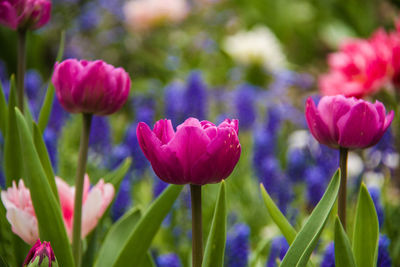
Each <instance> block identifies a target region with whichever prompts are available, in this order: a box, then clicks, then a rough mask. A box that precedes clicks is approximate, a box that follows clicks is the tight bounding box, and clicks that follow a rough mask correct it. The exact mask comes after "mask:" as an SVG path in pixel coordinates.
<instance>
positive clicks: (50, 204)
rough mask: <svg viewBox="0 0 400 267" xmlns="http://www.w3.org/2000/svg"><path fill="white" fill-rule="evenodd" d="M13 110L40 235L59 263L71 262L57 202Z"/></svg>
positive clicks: (23, 123)
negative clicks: (51, 248)
mask: <svg viewBox="0 0 400 267" xmlns="http://www.w3.org/2000/svg"><path fill="white" fill-rule="evenodd" d="M15 110H16V112H15V113H16V119H17V124H18V132H19V138H20V141H21V144H22V145H23V147H24V153H22V159H23V163H24V166H25V170H26V171H25V172H26V177H24V180H25V182H26V184H27V186H28V187H29V189H30V193H31V198H32V204H33V207H34V209H35V213H36V217H37V220H38V224H39V233H40V239H41V240H46V241H50V242H51V245H52V247H53V249H54V253H55V254H56V255H57V259H58V262H59V264H60V266H74V260H73V257H72V250H71V246H70V245H69V240H68V237H67V232H66V231H65V226H64V221H63V218H62V215H61V209H60V206H59V205H58V202H57V200H56V198H55V196H54V194H53V192H52V190H51V187H50V185H49V183H48V180H47V177H46V173H45V171H44V170H43V167H42V164H41V163H40V160H39V155H38V153H37V151H36V148H35V145H34V143H33V139H32V136H31V135H30V132H29V129H28V125H27V123H26V121H25V118H24V116H23V115H22V114H21V112H20V111H19V110H18V109H17V108H15ZM49 224H50V225H49Z"/></svg>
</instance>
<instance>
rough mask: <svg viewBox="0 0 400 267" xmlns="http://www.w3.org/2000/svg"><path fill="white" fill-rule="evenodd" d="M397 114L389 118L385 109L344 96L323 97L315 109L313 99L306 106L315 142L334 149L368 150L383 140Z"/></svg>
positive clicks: (381, 105)
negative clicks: (367, 148)
mask: <svg viewBox="0 0 400 267" xmlns="http://www.w3.org/2000/svg"><path fill="white" fill-rule="evenodd" d="M393 116H394V113H393V111H390V112H389V113H388V114H386V110H385V106H384V105H383V104H382V103H381V102H379V101H376V102H375V104H372V103H369V102H367V101H364V100H362V99H356V98H354V97H351V98H347V97H344V96H342V95H337V96H324V97H322V98H321V100H320V101H319V103H318V107H316V106H315V103H314V101H313V100H312V99H311V98H308V99H307V103H306V119H307V124H308V127H309V128H310V131H311V133H312V135H313V136H314V137H315V139H317V140H318V142H320V143H321V144H324V145H327V146H329V147H332V148H339V147H344V148H349V149H356V148H366V147H370V146H373V145H375V144H376V143H378V141H379V140H380V139H381V137H382V135H383V134H384V133H385V131H386V130H387V128H388V127H389V126H390V123H391V122H392V120H393Z"/></svg>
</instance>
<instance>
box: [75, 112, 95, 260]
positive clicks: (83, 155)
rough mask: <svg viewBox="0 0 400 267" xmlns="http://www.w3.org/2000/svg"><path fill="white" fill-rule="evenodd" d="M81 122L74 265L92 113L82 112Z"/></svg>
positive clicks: (77, 254) (78, 251) (77, 256)
mask: <svg viewBox="0 0 400 267" xmlns="http://www.w3.org/2000/svg"><path fill="white" fill-rule="evenodd" d="M82 122H83V127H82V134H81V142H80V146H79V158H78V167H77V169H76V178H75V202H74V223H73V229H72V252H73V254H74V260H75V266H76V267H79V266H80V265H81V227H82V195H83V183H84V177H85V171H86V161H87V154H88V148H89V134H90V125H91V123H92V114H85V113H83V114H82Z"/></svg>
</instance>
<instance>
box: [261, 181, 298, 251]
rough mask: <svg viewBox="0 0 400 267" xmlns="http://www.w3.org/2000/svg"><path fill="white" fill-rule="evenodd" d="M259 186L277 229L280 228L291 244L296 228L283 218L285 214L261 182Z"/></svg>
mask: <svg viewBox="0 0 400 267" xmlns="http://www.w3.org/2000/svg"><path fill="white" fill-rule="evenodd" d="M260 188H261V194H262V196H263V199H264V203H265V206H266V207H267V209H268V212H269V214H270V216H271V218H272V220H273V221H274V222H275V224H276V225H277V226H278V228H279V230H281V232H282V234H283V236H284V237H285V239H286V241H287V242H288V243H289V245H290V244H292V242H293V241H294V239H295V238H296V235H297V232H296V230H295V229H294V228H293V226H292V225H291V224H290V223H289V222H288V220H287V219H286V218H285V216H284V215H283V214H282V212H281V211H280V210H279V208H278V207H277V206H276V205H275V203H274V201H273V200H272V198H271V197H270V196H269V194H268V193H267V191H266V190H265V188H264V185H263V184H260Z"/></svg>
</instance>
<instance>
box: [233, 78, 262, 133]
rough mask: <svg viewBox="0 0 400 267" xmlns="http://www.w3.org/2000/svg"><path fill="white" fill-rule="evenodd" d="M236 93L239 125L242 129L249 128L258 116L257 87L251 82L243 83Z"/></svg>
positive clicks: (235, 100)
mask: <svg viewBox="0 0 400 267" xmlns="http://www.w3.org/2000/svg"><path fill="white" fill-rule="evenodd" d="M234 94H235V97H234V102H235V107H236V118H237V119H238V120H239V121H240V126H239V127H240V129H243V130H248V129H250V128H251V127H252V126H253V124H254V122H255V120H256V118H257V108H256V105H255V101H256V98H257V92H256V89H255V88H254V87H253V86H251V85H249V84H242V85H240V86H239V87H238V88H237V89H236V90H235V92H234Z"/></svg>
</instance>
